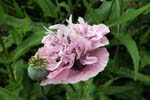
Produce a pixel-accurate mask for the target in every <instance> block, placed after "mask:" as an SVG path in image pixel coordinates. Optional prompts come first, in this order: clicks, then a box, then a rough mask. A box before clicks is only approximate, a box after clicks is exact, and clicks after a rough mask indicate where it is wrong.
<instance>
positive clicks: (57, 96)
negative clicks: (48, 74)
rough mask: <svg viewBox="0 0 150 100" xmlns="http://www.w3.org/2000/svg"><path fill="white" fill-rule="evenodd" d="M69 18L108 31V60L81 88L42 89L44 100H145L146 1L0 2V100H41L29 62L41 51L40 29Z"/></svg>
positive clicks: (148, 73) (149, 59)
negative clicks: (100, 26) (102, 25)
mask: <svg viewBox="0 0 150 100" xmlns="http://www.w3.org/2000/svg"><path fill="white" fill-rule="evenodd" d="M71 14H72V15H73V22H77V18H78V17H79V16H81V17H83V18H84V19H85V20H86V21H87V22H88V23H89V24H91V25H92V24H99V23H104V24H106V25H108V26H109V27H110V30H111V33H109V34H108V35H107V37H108V38H109V40H110V45H108V46H107V49H108V51H109V53H110V60H109V63H108V65H107V68H106V69H105V70H104V71H103V72H101V73H99V74H98V75H97V76H96V77H94V78H93V79H90V80H89V81H87V82H85V83H79V84H75V85H48V86H45V87H44V89H45V95H46V97H47V98H48V100H150V1H149V0H0V100H44V99H43V97H42V93H41V89H40V87H39V83H38V82H35V81H32V80H31V79H29V77H28V75H27V67H28V59H29V58H30V57H31V56H32V55H34V54H35V52H36V51H37V50H38V48H39V47H40V46H42V44H41V39H42V37H43V36H44V32H45V31H46V30H45V29H44V28H43V26H45V27H48V26H50V25H53V24H56V23H64V24H66V22H65V20H66V19H67V18H68V17H69V16H70V15H71ZM83 85H84V86H83Z"/></svg>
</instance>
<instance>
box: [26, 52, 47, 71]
mask: <svg viewBox="0 0 150 100" xmlns="http://www.w3.org/2000/svg"><path fill="white" fill-rule="evenodd" d="M29 65H30V66H31V67H34V68H35V69H42V68H44V67H45V66H46V65H47V61H46V59H45V58H40V56H39V55H37V56H32V57H31V59H29Z"/></svg>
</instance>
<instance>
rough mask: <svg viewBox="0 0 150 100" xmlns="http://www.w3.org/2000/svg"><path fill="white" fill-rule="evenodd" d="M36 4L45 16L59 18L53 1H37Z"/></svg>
mask: <svg viewBox="0 0 150 100" xmlns="http://www.w3.org/2000/svg"><path fill="white" fill-rule="evenodd" d="M36 2H37V3H38V5H39V6H40V7H41V9H42V10H43V12H44V15H45V16H49V17H53V18H57V16H58V10H57V7H56V6H55V5H54V4H53V3H52V1H51V0H36Z"/></svg>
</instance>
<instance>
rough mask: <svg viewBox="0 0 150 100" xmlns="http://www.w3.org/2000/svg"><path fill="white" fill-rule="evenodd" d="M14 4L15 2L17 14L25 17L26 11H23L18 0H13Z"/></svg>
mask: <svg viewBox="0 0 150 100" xmlns="http://www.w3.org/2000/svg"><path fill="white" fill-rule="evenodd" d="M13 4H14V8H15V11H16V15H17V16H18V17H23V16H24V13H23V11H22V10H21V8H20V7H19V5H18V4H17V2H16V1H15V0H13Z"/></svg>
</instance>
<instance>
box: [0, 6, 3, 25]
mask: <svg viewBox="0 0 150 100" xmlns="http://www.w3.org/2000/svg"><path fill="white" fill-rule="evenodd" d="M3 19H4V11H3V8H2V7H1V6H0V22H1V21H3Z"/></svg>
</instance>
